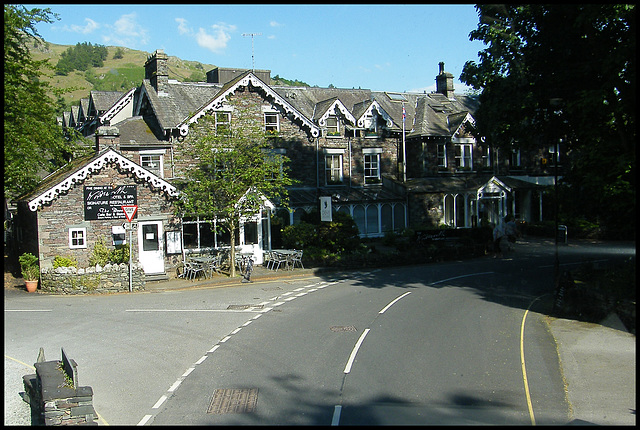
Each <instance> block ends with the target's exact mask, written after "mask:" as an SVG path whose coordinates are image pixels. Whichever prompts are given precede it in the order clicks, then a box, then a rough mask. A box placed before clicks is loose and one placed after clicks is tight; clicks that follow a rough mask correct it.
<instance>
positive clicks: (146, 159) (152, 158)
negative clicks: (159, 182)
mask: <svg viewBox="0 0 640 430" xmlns="http://www.w3.org/2000/svg"><path fill="white" fill-rule="evenodd" d="M140 164H141V165H142V167H144V168H145V169H147V170H149V171H150V172H152V173H155V174H156V175H158V176H159V177H161V178H163V177H164V174H163V168H162V154H145V153H143V152H140Z"/></svg>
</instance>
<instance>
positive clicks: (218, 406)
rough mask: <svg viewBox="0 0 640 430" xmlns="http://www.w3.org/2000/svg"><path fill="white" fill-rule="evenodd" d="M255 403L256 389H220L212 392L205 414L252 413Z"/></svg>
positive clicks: (256, 399)
mask: <svg viewBox="0 0 640 430" xmlns="http://www.w3.org/2000/svg"><path fill="white" fill-rule="evenodd" d="M257 403H258V389H257V388H221V389H217V390H215V391H214V392H213V398H212V399H211V404H209V408H208V409H207V413H208V414H218V415H221V414H242V413H247V412H253V411H255V409H256V404H257Z"/></svg>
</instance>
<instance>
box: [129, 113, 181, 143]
mask: <svg viewBox="0 0 640 430" xmlns="http://www.w3.org/2000/svg"><path fill="white" fill-rule="evenodd" d="M117 127H118V131H119V132H120V145H121V146H126V145H139V146H167V145H170V144H171V143H170V142H169V141H168V140H166V139H164V136H163V134H162V132H161V130H157V127H154V126H150V125H149V124H148V123H147V121H146V120H145V118H143V117H141V116H134V117H131V118H127V119H125V120H123V121H120V122H119V123H118V125H117Z"/></svg>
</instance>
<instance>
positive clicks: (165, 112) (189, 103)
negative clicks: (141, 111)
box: [142, 79, 222, 130]
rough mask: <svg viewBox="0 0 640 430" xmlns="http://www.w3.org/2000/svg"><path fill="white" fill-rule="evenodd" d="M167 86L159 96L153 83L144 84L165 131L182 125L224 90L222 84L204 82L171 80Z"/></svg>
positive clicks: (146, 80) (144, 91)
mask: <svg viewBox="0 0 640 430" xmlns="http://www.w3.org/2000/svg"><path fill="white" fill-rule="evenodd" d="M165 85H166V91H164V92H162V93H161V94H160V95H158V93H157V92H156V90H155V88H154V87H153V85H151V81H149V80H148V79H145V80H144V81H143V82H142V89H143V93H146V95H147V96H148V97H149V101H150V104H151V107H152V109H153V111H154V113H155V116H156V118H157V119H158V124H159V125H160V127H162V128H163V129H165V130H167V129H171V128H175V127H176V126H177V125H179V124H180V123H182V122H183V121H184V119H185V118H187V117H188V116H189V115H191V114H193V113H194V112H196V111H197V110H198V109H199V108H201V107H202V106H204V105H205V104H206V103H207V102H209V101H210V100H211V99H212V98H213V97H215V95H216V94H218V92H220V90H221V89H222V85H221V84H208V83H203V82H197V83H194V82H187V83H182V82H177V81H174V80H169V82H168V83H167V84H165Z"/></svg>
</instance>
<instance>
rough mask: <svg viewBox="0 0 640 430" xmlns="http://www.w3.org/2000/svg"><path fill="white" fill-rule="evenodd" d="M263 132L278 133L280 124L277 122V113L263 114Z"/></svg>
mask: <svg viewBox="0 0 640 430" xmlns="http://www.w3.org/2000/svg"><path fill="white" fill-rule="evenodd" d="M264 131H266V132H271V133H277V132H278V131H280V123H279V121H278V113H277V112H265V113H264Z"/></svg>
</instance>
